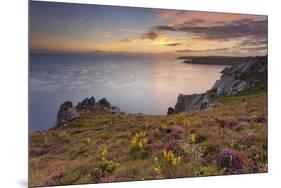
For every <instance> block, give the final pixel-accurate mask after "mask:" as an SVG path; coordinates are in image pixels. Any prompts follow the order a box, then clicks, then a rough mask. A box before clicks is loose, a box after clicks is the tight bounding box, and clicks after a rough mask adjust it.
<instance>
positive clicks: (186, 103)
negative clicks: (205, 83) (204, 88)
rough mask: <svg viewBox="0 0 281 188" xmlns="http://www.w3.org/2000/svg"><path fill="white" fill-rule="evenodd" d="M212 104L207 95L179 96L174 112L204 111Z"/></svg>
mask: <svg viewBox="0 0 281 188" xmlns="http://www.w3.org/2000/svg"><path fill="white" fill-rule="evenodd" d="M210 104H211V99H210V97H209V95H208V94H207V93H202V94H193V95H183V94H180V95H179V96H178V100H177V104H176V105H175V109H174V112H175V113H180V112H190V111H194V110H204V109H206V108H208V107H209V105H210Z"/></svg>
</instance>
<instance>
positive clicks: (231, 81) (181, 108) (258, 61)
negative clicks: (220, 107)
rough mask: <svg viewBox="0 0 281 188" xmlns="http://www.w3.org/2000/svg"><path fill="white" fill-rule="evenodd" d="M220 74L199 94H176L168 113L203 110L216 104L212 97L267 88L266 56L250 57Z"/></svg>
mask: <svg viewBox="0 0 281 188" xmlns="http://www.w3.org/2000/svg"><path fill="white" fill-rule="evenodd" d="M221 73H222V75H221V77H220V79H219V80H217V81H216V82H215V84H214V86H213V87H212V88H211V89H210V90H208V91H206V92H205V93H201V94H192V95H183V94H180V95H179V96H178V100H177V103H176V105H175V108H172V107H169V108H168V115H169V114H173V113H179V112H190V111H194V110H204V109H207V108H209V107H213V106H216V104H214V103H213V101H212V98H214V97H221V96H231V95H237V94H242V93H243V92H257V91H259V90H266V89H267V56H263V57H255V58H251V59H250V61H246V62H243V63H240V64H237V65H234V66H231V67H226V68H225V69H223V70H222V71H221Z"/></svg>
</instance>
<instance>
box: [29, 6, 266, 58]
mask: <svg viewBox="0 0 281 188" xmlns="http://www.w3.org/2000/svg"><path fill="white" fill-rule="evenodd" d="M29 12H30V14H29V16H30V30H29V32H30V45H31V46H30V48H31V49H32V50H47V51H48V50H49V51H67V52H89V51H96V50H101V51H110V52H120V51H121V52H137V53H166V52H169V53H175V54H180V55H235V56H248V55H265V54H267V17H266V16H254V15H243V14H223V13H210V12H195V11H182V10H163V9H147V8H129V7H113V6H101V5H86V4H85V5H83V4H68V3H51V2H30V9H29Z"/></svg>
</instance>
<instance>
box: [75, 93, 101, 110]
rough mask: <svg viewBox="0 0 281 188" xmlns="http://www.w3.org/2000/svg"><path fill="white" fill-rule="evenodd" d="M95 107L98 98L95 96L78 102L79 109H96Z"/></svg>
mask: <svg viewBox="0 0 281 188" xmlns="http://www.w3.org/2000/svg"><path fill="white" fill-rule="evenodd" d="M95 107H96V100H95V98H94V97H93V96H92V97H90V98H86V99H84V100H83V101H82V102H80V103H78V105H77V106H76V108H78V109H79V110H81V109H87V110H94V109H95Z"/></svg>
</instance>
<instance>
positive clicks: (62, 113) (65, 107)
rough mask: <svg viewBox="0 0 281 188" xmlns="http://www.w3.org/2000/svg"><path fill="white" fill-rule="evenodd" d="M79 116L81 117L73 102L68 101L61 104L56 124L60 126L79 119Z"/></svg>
mask: <svg viewBox="0 0 281 188" xmlns="http://www.w3.org/2000/svg"><path fill="white" fill-rule="evenodd" d="M79 118H80V115H79V113H78V112H77V110H76V109H75V108H74V107H73V104H72V102H71V101H66V102H64V103H63V104H61V105H60V108H59V111H58V114H57V121H56V123H55V126H56V127H60V126H62V125H64V123H66V122H68V121H72V120H75V119H79Z"/></svg>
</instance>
